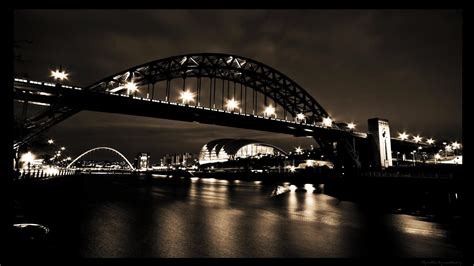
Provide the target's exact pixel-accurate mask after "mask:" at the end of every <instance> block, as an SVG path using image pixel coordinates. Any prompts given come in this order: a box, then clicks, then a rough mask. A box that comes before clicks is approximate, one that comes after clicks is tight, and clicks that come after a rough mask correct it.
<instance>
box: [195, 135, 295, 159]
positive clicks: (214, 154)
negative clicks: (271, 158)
mask: <svg viewBox="0 0 474 266" xmlns="http://www.w3.org/2000/svg"><path fill="white" fill-rule="evenodd" d="M282 154H283V155H286V152H285V151H283V150H282V149H280V148H278V147H276V146H274V145H271V144H267V143H263V142H260V141H256V140H249V139H216V140H213V141H210V142H208V143H207V144H206V145H204V146H203V147H202V149H201V151H200V152H199V164H206V163H216V162H226V161H228V160H235V159H237V158H248V157H256V156H263V155H282Z"/></svg>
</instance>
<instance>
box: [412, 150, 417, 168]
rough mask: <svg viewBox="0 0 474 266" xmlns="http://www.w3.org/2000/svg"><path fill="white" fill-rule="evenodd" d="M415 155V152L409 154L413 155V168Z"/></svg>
mask: <svg viewBox="0 0 474 266" xmlns="http://www.w3.org/2000/svg"><path fill="white" fill-rule="evenodd" d="M415 153H416V150H414V151H412V152H411V154H412V155H413V166H415Z"/></svg>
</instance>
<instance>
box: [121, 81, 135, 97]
mask: <svg viewBox="0 0 474 266" xmlns="http://www.w3.org/2000/svg"><path fill="white" fill-rule="evenodd" d="M124 88H125V89H127V94H128V95H130V94H131V93H133V92H136V91H137V90H138V87H137V84H135V83H134V82H133V81H130V82H127V83H125V86H124Z"/></svg>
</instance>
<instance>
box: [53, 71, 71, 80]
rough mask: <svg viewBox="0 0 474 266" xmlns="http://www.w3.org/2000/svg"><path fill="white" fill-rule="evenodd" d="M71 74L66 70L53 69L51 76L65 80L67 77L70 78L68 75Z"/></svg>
mask: <svg viewBox="0 0 474 266" xmlns="http://www.w3.org/2000/svg"><path fill="white" fill-rule="evenodd" d="M68 75H69V74H68V73H66V71H64V70H58V69H56V70H54V71H51V77H53V78H54V79H59V80H61V81H62V80H65V79H68V78H67V76H68Z"/></svg>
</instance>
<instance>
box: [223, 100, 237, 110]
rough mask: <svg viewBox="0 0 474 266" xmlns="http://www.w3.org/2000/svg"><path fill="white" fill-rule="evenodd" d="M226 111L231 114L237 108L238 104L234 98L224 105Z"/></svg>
mask: <svg viewBox="0 0 474 266" xmlns="http://www.w3.org/2000/svg"><path fill="white" fill-rule="evenodd" d="M226 107H227V111H229V112H233V111H234V110H235V109H236V108H239V102H238V101H236V100H235V99H234V98H232V99H229V100H227V103H226Z"/></svg>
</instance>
